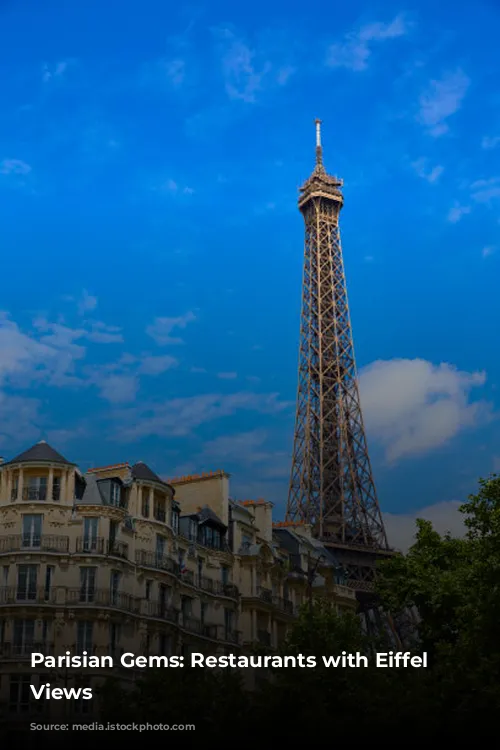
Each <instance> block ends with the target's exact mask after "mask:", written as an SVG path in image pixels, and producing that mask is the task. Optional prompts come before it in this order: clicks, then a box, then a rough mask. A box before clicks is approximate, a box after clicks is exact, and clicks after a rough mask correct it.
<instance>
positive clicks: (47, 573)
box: [44, 565, 54, 602]
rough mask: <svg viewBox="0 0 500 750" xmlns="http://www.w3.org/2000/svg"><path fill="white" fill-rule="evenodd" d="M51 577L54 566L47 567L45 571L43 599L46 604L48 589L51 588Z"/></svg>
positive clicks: (48, 596) (48, 595) (48, 597)
mask: <svg viewBox="0 0 500 750" xmlns="http://www.w3.org/2000/svg"><path fill="white" fill-rule="evenodd" d="M53 576H54V566H53V565H47V567H46V569H45V589H44V599H45V601H46V602H48V601H49V599H50V589H51V587H52V579H53Z"/></svg>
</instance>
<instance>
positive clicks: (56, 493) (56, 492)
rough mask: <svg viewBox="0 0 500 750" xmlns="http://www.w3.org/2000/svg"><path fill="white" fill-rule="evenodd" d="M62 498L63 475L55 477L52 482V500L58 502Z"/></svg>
mask: <svg viewBox="0 0 500 750" xmlns="http://www.w3.org/2000/svg"><path fill="white" fill-rule="evenodd" d="M60 499H61V477H54V480H53V484H52V500H53V501H54V502H55V503H57V502H59V500H60Z"/></svg>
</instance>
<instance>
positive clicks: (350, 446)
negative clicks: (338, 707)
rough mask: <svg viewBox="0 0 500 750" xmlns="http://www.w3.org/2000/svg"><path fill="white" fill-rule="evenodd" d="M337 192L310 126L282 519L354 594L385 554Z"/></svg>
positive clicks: (318, 129) (339, 186)
mask: <svg viewBox="0 0 500 750" xmlns="http://www.w3.org/2000/svg"><path fill="white" fill-rule="evenodd" d="M342 187H343V182H342V180H340V179H338V178H337V177H333V176H331V175H329V174H328V173H327V172H326V170H325V167H324V165H323V147H322V144H321V121H320V120H316V166H315V168H314V170H313V172H312V174H311V176H310V177H309V178H308V179H307V180H306V182H305V183H304V184H303V186H302V187H301V189H300V197H299V209H300V211H301V213H302V215H303V217H304V222H305V246H304V275H303V290H302V315H301V328H300V349H299V378H298V393H297V412H296V421H295V434H294V448H293V459H292V470H291V477H290V487H289V495H288V505H287V520H289V521H304V522H306V523H308V524H311V526H312V529H313V533H314V535H315V537H316V538H318V539H319V540H321V541H322V542H323V543H324V544H326V545H327V546H328V547H331V548H334V549H335V554H336V555H337V558H338V559H339V561H341V562H343V564H344V567H345V568H346V570H347V571H348V574H349V575H350V577H351V578H352V579H354V580H355V581H357V582H358V584H357V585H359V586H360V588H363V583H362V582H366V583H367V584H368V583H369V582H370V581H371V580H372V578H373V572H374V563H375V559H376V557H378V556H380V555H383V554H384V552H385V554H387V552H388V551H389V547H388V543H387V536H386V532H385V528H384V523H383V520H382V514H381V512H380V508H379V504H378V500H377V494H376V491H375V484H374V481H373V476H372V470H371V466H370V459H369V456H368V449H367V445H366V437H365V430H364V425H363V417H362V414H361V407H360V401H359V391H358V383H357V373H356V362H355V357H354V346H353V341H352V333H351V322H350V317H349V306H348V300H347V288H346V281H345V274H344V262H343V257H342V248H341V243H340V231H339V215H340V210H341V208H342V206H343V204H344V198H343V195H342ZM332 551H333V549H332Z"/></svg>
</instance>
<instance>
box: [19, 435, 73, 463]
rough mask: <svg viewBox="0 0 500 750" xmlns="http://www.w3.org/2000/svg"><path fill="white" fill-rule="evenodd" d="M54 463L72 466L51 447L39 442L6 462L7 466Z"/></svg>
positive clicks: (43, 441)
mask: <svg viewBox="0 0 500 750" xmlns="http://www.w3.org/2000/svg"><path fill="white" fill-rule="evenodd" d="M45 462H47V463H54V464H67V465H68V466H74V464H72V463H71V461H68V460H67V459H65V458H64V456H61V454H60V453H58V452H57V451H56V450H54V448H52V446H51V445H49V444H48V443H46V442H45V440H40V442H39V443H35V445H32V446H31V448H28V450H26V451H23V453H20V454H19V455H18V456H16V457H15V458H13V459H11V460H10V461H8V463H9V464H20V463H45Z"/></svg>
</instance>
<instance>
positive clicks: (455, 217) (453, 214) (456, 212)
mask: <svg viewBox="0 0 500 750" xmlns="http://www.w3.org/2000/svg"><path fill="white" fill-rule="evenodd" d="M470 210H471V209H470V206H460V205H459V204H456V205H455V206H453V207H452V208H450V210H449V212H448V216H447V219H448V221H449V222H450V223H451V224H456V223H457V222H459V221H460V219H461V218H462V216H466V215H467V214H470Z"/></svg>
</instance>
